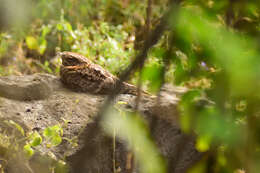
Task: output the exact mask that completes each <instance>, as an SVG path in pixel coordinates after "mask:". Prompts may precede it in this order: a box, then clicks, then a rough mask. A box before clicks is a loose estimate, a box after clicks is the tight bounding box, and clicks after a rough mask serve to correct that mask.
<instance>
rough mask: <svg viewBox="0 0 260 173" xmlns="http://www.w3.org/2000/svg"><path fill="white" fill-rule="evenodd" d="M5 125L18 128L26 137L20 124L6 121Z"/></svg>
mask: <svg viewBox="0 0 260 173" xmlns="http://www.w3.org/2000/svg"><path fill="white" fill-rule="evenodd" d="M5 123H6V124H8V125H11V126H13V127H14V128H16V129H17V130H18V131H19V132H20V133H21V134H22V135H23V136H24V129H23V128H22V126H20V125H19V124H17V123H16V122H14V121H13V120H9V121H5Z"/></svg>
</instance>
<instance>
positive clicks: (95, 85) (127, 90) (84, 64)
mask: <svg viewBox="0 0 260 173" xmlns="http://www.w3.org/2000/svg"><path fill="white" fill-rule="evenodd" d="M58 55H59V56H61V59H62V65H61V68H60V77H61V81H62V83H63V84H65V86H67V87H68V88H71V89H74V90H76V91H81V92H89V93H93V94H108V93H110V92H111V91H112V90H113V89H114V88H115V85H116V82H117V81H118V80H119V79H118V78H117V77H116V76H114V75H112V74H111V73H109V72H108V71H106V70H105V69H103V68H102V67H101V66H99V65H97V64H94V63H93V62H91V61H90V60H89V59H87V58H86V57H84V56H82V55H80V54H77V53H73V52H60V53H58ZM120 93H121V94H132V95H137V88H136V87H135V86H134V85H131V84H128V83H126V82H123V83H122V87H121V91H120ZM142 93H145V92H144V91H142Z"/></svg>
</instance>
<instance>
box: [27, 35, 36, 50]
mask: <svg viewBox="0 0 260 173" xmlns="http://www.w3.org/2000/svg"><path fill="white" fill-rule="evenodd" d="M25 42H26V44H27V46H28V48H29V49H32V50H37V48H38V42H37V39H36V38H35V37H33V36H27V37H26V38H25Z"/></svg>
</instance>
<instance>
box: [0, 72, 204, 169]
mask: <svg viewBox="0 0 260 173" xmlns="http://www.w3.org/2000/svg"><path fill="white" fill-rule="evenodd" d="M165 88H167V87H165ZM181 92H182V91H180V90H179V88H171V89H170V90H169V89H166V90H165V91H164V90H162V93H161V94H160V98H158V97H155V96H145V97H143V98H141V101H140V103H139V107H138V109H139V111H140V112H141V115H142V116H143V118H144V119H145V121H146V123H147V124H148V126H149V128H150V133H151V136H152V138H153V140H154V142H155V144H156V145H157V146H158V148H159V151H160V152H161V154H162V155H163V156H164V157H165V159H166V160H167V164H168V167H169V168H168V171H169V172H172V173H182V172H186V170H187V169H188V168H189V167H190V166H192V164H194V163H195V162H196V161H197V160H199V159H200V158H201V156H202V154H201V153H199V152H197V151H196V149H195V147H194V137H192V136H188V135H186V134H183V133H182V132H181V130H180V127H179V126H178V123H177V122H178V111H177V104H178V101H179V99H178V96H179V94H180V93H181ZM106 97H107V96H106V95H93V94H90V93H79V92H74V91H71V90H69V89H67V88H66V87H64V86H63V85H62V83H61V82H60V80H59V78H58V77H56V76H52V75H48V74H34V75H28V76H8V77H0V119H1V120H2V121H1V122H0V133H2V134H3V133H7V131H8V128H9V127H8V126H7V125H6V123H5V122H7V121H9V120H12V121H14V122H15V123H17V124H19V125H20V126H21V127H22V128H23V129H24V130H25V132H30V131H38V132H39V133H41V132H42V130H43V129H45V128H46V127H50V126H53V125H57V124H62V123H63V124H64V122H65V121H66V122H67V126H64V127H63V130H64V131H63V137H64V138H67V139H75V137H78V142H77V143H78V146H76V147H75V146H74V147H72V145H71V143H70V142H68V141H67V140H63V141H62V143H61V144H60V145H58V146H57V147H51V148H48V147H38V148H37V149H36V150H37V151H38V152H37V153H36V154H35V155H34V156H33V157H31V158H30V159H28V162H27V161H26V162H25V161H24V160H26V159H22V158H21V157H22V156H20V157H16V158H15V159H14V158H13V157H12V158H10V157H7V156H6V153H5V152H1V148H3V149H4V147H2V146H0V166H1V165H3V164H1V158H4V157H5V158H6V157H7V158H10V159H9V160H8V159H7V160H6V159H5V164H4V165H5V166H4V168H5V171H6V172H11V173H13V172H37V173H38V172H48V171H49V172H51V169H50V167H51V166H50V165H52V164H53V162H54V161H53V160H59V159H63V158H66V161H67V162H68V165H69V166H70V172H75V173H76V172H80V171H77V170H79V169H80V170H81V172H101V173H102V172H104V173H108V172H112V171H113V169H112V166H113V164H112V162H113V158H112V155H113V153H112V152H113V151H112V150H111V145H112V140H111V137H109V136H108V135H107V134H106V133H105V132H104V131H102V130H101V131H100V134H97V135H96V136H95V138H94V139H87V140H86V137H87V136H88V135H89V134H88V127H89V128H91V124H93V123H94V121H95V118H94V117H95V116H96V115H97V112H98V110H99V108H100V106H101V105H102V103H103V102H104V100H105V99H106ZM116 100H117V101H123V102H124V103H126V105H124V107H123V108H122V109H130V110H131V109H133V108H134V107H135V101H136V97H135V96H132V95H127V94H125V95H119V96H118V97H117V98H116ZM83 129H84V131H85V133H81V132H82V131H83ZM11 133H12V132H11ZM90 136H91V135H90ZM89 144H91V145H92V146H95V147H96V148H95V150H96V151H97V152H96V153H95V154H96V155H95V156H94V157H92V156H91V158H88V154H86V155H85V156H84V157H86V163H85V164H84V165H85V166H84V167H82V168H77V167H75V165H76V164H75V161H76V160H77V158H80V157H82V151H81V149H82V148H84V146H88V145H89ZM0 145H1V143H0ZM50 152H51V153H53V154H54V156H53V157H52V158H51V159H50V160H48V159H47V158H48V157H47V155H48V154H49V153H50ZM115 152H116V157H117V159H118V164H117V167H118V168H120V169H118V170H120V172H127V170H126V158H127V155H128V154H129V151H128V149H127V147H126V145H125V144H124V141H121V140H117V145H116V149H115ZM3 153H4V154H3ZM39 153H40V154H39ZM3 155H4V156H3ZM89 157H90V156H89ZM43 160H45V161H43ZM46 160H47V161H46ZM14 163H15V164H14ZM18 163H19V164H18ZM82 170H84V171H82ZM134 170H135V171H137V170H138V169H134Z"/></svg>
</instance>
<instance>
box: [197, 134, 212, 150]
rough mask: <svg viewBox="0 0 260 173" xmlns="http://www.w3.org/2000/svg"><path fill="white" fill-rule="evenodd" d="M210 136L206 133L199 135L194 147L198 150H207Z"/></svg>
mask: <svg viewBox="0 0 260 173" xmlns="http://www.w3.org/2000/svg"><path fill="white" fill-rule="evenodd" d="M210 142H211V137H210V136H207V135H200V136H199V137H198V138H197V141H196V149H197V150H198V151H200V152H205V151H208V150H209V148H210Z"/></svg>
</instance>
